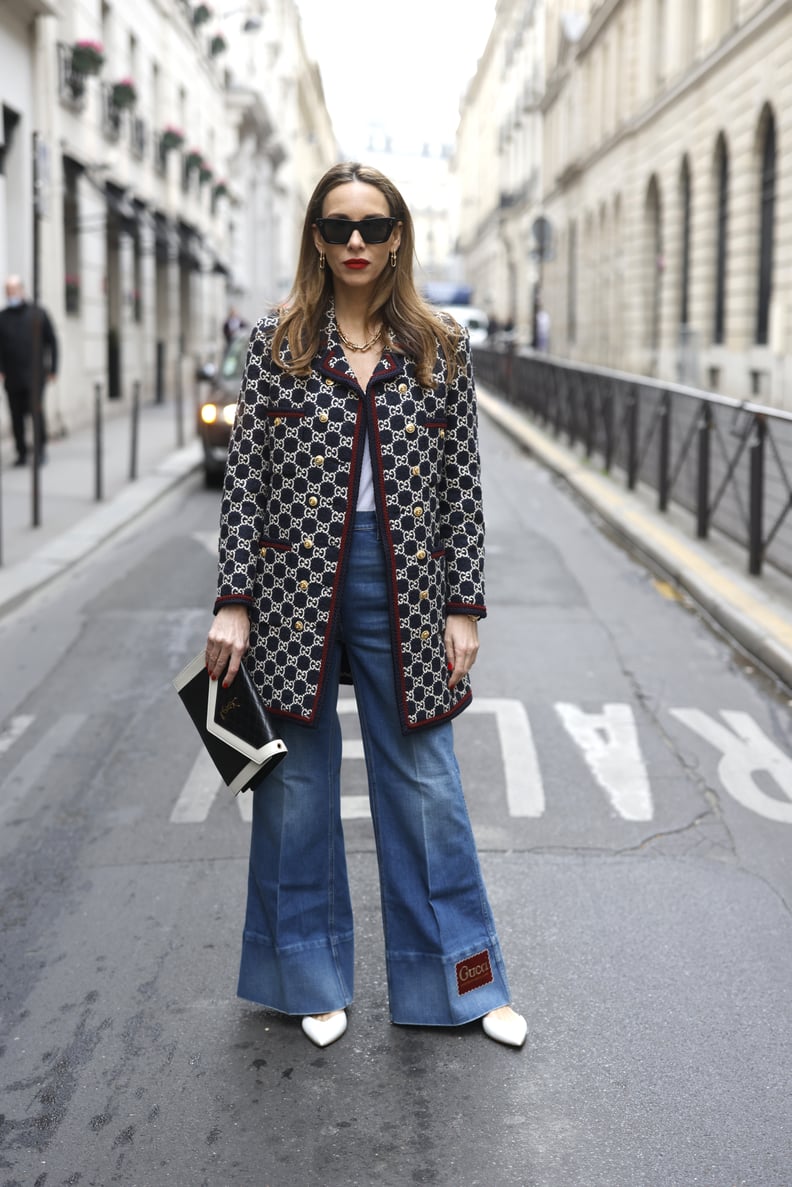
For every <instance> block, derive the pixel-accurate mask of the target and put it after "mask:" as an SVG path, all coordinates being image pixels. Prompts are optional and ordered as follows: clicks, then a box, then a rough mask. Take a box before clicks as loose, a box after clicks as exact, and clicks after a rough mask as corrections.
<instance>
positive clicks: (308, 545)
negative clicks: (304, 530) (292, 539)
mask: <svg viewBox="0 0 792 1187" xmlns="http://www.w3.org/2000/svg"><path fill="white" fill-rule="evenodd" d="M303 547H304V548H313V540H310V539H305V540H303Z"/></svg>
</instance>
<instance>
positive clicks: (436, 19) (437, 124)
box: [297, 0, 496, 155]
mask: <svg viewBox="0 0 792 1187" xmlns="http://www.w3.org/2000/svg"><path fill="white" fill-rule="evenodd" d="M495 2H496V0H390V2H389V3H382V0H297V6H298V8H299V10H300V15H301V19H302V26H303V36H304V38H305V44H306V47H307V49H308V53H309V54H310V56H311V57H312V58H313V59H314V60H315V61H316V62H318V64H319V67H320V69H321V72H322V84H323V86H324V91H325V100H326V102H327V107H328V110H329V112H330V116H331V119H332V120H333V125H334V128H335V132H336V137H337V139H338V141H339V144H340V147H341V150H342V153H343V154H349V155H354V154H356V153H362V152H363V151H364V150H365V148H366V146H367V145H368V143H369V135H370V133H369V129H370V127H371V126H372V125H374V126H376V127H378V128H379V129H380V130H381V133H382V134H383V135H388V136H390V137H391V138H392V145H393V148H394V149H396V150H399V151H405V152H410V151H416V152H420V151H421V149H422V147H423V145H424V144H425V143H428V144H429V145H430V146H431V147H432V148H435V149H436V148H439V147H441V146H442V145H443V144H453V142H454V137H455V133H456V128H457V124H458V122H459V101H460V98H461V97H462V95H463V94H464V91H465V88H466V86H467V84H468V82H469V81H470V79H471V78H472V77H473V75H474V74H475V71H476V63H477V61H478V59H479V58H480V57H481V54H482V53H483V52H484V47H485V46H486V44H487V37H488V35H489V32H490V29H491V28H492V22H493V19H494V15H495Z"/></svg>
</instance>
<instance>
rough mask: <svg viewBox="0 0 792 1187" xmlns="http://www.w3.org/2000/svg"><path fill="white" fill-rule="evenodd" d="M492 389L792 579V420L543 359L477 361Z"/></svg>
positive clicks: (517, 356)
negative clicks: (791, 513) (791, 515)
mask: <svg viewBox="0 0 792 1187" xmlns="http://www.w3.org/2000/svg"><path fill="white" fill-rule="evenodd" d="M474 361H475V365H476V371H477V373H478V375H479V377H480V378H481V380H482V382H484V383H487V384H489V386H490V387H492V388H493V390H494V391H496V392H498V393H499V394H501V395H503V396H505V397H506V398H507V399H508V400H509V401H510V402H511V403H513V404H515V405H516V406H517V407H519V408H523V409H525V411H526V412H529V413H530V414H531V415H532V416H534V417H535V418H536V419H537V420H538V421H539V422H540V423H541V424H542V425H544V426H545V427H547V428H548V429H550V430H551V431H552V432H553V433H554V434H555V435H556V436H565V437H566V439H567V441H568V443H569V445H570V446H571V447H572V448H577V449H580V450H581V451H582V452H583V453H584V454H585V456H586V457H587V458H597V459H598V460H599V461H600V462H601V463H602V466H603V468H604V469H605V470H606V472H608V473H610V472H612V471H614V470H617V471H619V472H620V473H621V474H622V475H623V476H624V481H625V484H626V486H627V487H628V489H630V490H634V489H635V487H636V486H637V484H638V483H642V484H644V485H646V486H648V487H650V488H651V489H653V490H654V491H655V492H656V495H657V506H658V509H659V510H660V511H666V510H667V509H668V506H669V503H672V502H673V503H676V504H677V505H679V506H681V507H683V508H685V509H686V510H687V511H689V512H690V513H691V514H692V516H693V518H694V522H695V530H696V535H697V536H699V537H700V538H702V539H704V538H706V536H707V535H708V534H709V531H710V529H711V528H715V529H717V530H719V531H721V532H723V534H724V535H726V536H728V537H730V538H731V539H732V540H735V541H737V542H738V543H739V544H740V545H742V546H743V547H744V548H745V549H746V551H747V560H748V566H747V567H748V571H749V572H750V573H752V574H754V575H756V576H758V575H759V574H760V573H761V570H762V565H763V564H764V562H765V561H767V562H769V563H772V564H773V565H775V567H776V568H777V569H779V570H780V571H782V572H783V573H785V574H787V575H788V576H790V577H792V517H790V512H792V413H789V412H782V411H778V410H777V409H773V408H767V407H765V406H764V405H761V404H753V403H742V402H740V401H739V400H733V399H730V398H729V397H727V396H719V395H716V394H714V393H711V392H706V391H699V390H697V389H695V388H689V387H683V386H681V385H678V384H668V383H662V382H659V381H657V380H654V379H649V378H646V377H644V376H639V375H625V374H622V373H620V372H616V371H608V370H606V369H605V368H602V367H585V366H580V365H577V364H573V363H567V362H565V361H563V360H560V359H551V358H547V357H546V356H540V355H536V354H534V353H533V352H530V353H528V352H524V353H511V352H503V351H497V350H481V349H477V350H476V351H475V352H474Z"/></svg>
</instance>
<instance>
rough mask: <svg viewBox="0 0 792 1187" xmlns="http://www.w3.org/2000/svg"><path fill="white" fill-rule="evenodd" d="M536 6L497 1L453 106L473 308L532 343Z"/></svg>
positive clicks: (540, 44) (538, 178)
mask: <svg viewBox="0 0 792 1187" xmlns="http://www.w3.org/2000/svg"><path fill="white" fill-rule="evenodd" d="M544 37H545V34H544V4H543V3H542V2H541V0H498V4H497V9H496V16H495V21H494V24H493V28H492V32H491V34H490V37H489V41H488V42H487V46H486V48H485V50H484V53H483V54H482V57H481V59H480V60H479V65H478V70H477V72H476V75H475V77H474V79H473V81H472V82H471V84H470V87H469V88H468V91H467V94H466V95H465V98H464V100H463V103H462V108H461V113H460V122H459V129H458V133H457V146H456V153H455V158H454V167H455V172H456V178H457V183H458V188H459V195H458V204H459V251H460V254H461V256H462V258H463V260H464V273H465V279H466V280H467V282H468V283H469V284H470V285H471V286H472V288H473V298H472V299H473V302H474V303H475V304H476V305H478V306H480V307H481V308H483V309H485V310H486V311H487V313H488V314H489V315H490V317H491V319H492V321H493V323H495V324H496V325H498V326H500V327H506V326H510V327H513V328H514V330H515V331H516V333H517V334H518V336H519V338H520V339H521V340H522V341H528V342H529V341H531V338H532V334H533V320H534V312H535V304H536V300H537V298H538V283H539V279H540V275H539V274H540V266H541V262H540V260H539V253H538V250H537V241H536V236H535V233H534V226H535V223H536V220H537V219H538V218H539V217H540V216H541V197H542V114H541V107H540V104H541V99H542V94H543V89H544Z"/></svg>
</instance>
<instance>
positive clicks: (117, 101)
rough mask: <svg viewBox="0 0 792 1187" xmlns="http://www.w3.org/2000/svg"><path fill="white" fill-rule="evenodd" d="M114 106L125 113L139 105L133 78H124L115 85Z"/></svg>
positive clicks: (113, 92)
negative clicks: (128, 108) (127, 109)
mask: <svg viewBox="0 0 792 1187" xmlns="http://www.w3.org/2000/svg"><path fill="white" fill-rule="evenodd" d="M112 97H113V106H114V107H117V108H118V109H119V110H120V111H123V110H124V108H126V107H134V106H135V104H136V103H137V90H136V88H135V84H134V83H133V81H132V79H131V78H122V79H121V80H120V81H119V82H115V83H113V89H112Z"/></svg>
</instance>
